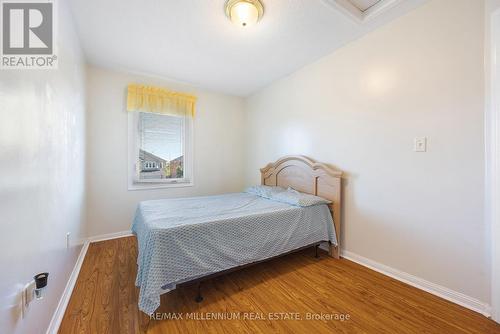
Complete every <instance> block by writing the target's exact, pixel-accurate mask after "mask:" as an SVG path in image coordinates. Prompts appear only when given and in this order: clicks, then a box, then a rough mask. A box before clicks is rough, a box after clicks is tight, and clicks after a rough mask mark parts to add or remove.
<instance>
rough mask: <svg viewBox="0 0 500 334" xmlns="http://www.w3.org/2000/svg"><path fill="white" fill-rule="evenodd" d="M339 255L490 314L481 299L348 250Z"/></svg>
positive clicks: (487, 314) (484, 313)
mask: <svg viewBox="0 0 500 334" xmlns="http://www.w3.org/2000/svg"><path fill="white" fill-rule="evenodd" d="M341 256H342V257H343V258H346V259H347V260H350V261H353V262H356V263H358V264H360V265H362V266H365V267H367V268H370V269H372V270H375V271H377V272H379V273H381V274H384V275H386V276H389V277H392V278H394V279H396V280H398V281H401V282H404V283H406V284H409V285H411V286H413V287H415V288H418V289H420V290H424V291H426V292H429V293H432V294H433V295H436V296H438V297H441V298H443V299H446V300H448V301H450V302H452V303H455V304H458V305H460V306H463V307H465V308H468V309H470V310H473V311H475V312H478V313H481V314H482V315H484V316H486V317H489V316H490V315H491V307H490V305H488V304H487V303H483V302H482V301H480V300H477V299H475V298H473V297H470V296H467V295H465V294H463V293H461V292H457V291H454V290H451V289H449V288H446V287H444V286H441V285H438V284H435V283H432V282H429V281H426V280H424V279H422V278H420V277H416V276H413V275H411V274H408V273H405V272H403V271H400V270H397V269H394V268H391V267H389V266H386V265H384V264H381V263H378V262H376V261H373V260H370V259H367V258H365V257H363V256H361V255H357V254H355V253H352V252H349V251H345V250H343V251H342V255H341Z"/></svg>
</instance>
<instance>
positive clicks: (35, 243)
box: [0, 1, 85, 333]
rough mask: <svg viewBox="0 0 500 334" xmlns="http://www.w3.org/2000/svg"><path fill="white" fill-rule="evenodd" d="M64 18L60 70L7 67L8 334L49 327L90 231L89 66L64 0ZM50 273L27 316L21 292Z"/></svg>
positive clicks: (3, 309) (0, 185) (2, 314)
mask: <svg viewBox="0 0 500 334" xmlns="http://www.w3.org/2000/svg"><path fill="white" fill-rule="evenodd" d="M58 20H59V29H58V34H59V35H58V36H59V38H58V41H57V42H58V45H59V52H58V56H59V69H57V70H0V119H1V121H0V227H1V233H0V245H1V252H0V268H1V270H0V304H1V306H0V331H1V332H2V333H43V332H45V330H46V328H47V326H48V324H49V322H50V320H51V317H52V314H53V312H54V310H55V308H56V306H57V303H58V302H59V298H60V297H61V294H62V291H63V289H64V287H65V285H66V282H67V280H68V278H69V274H70V272H71V270H72V269H73V266H74V264H75V261H76V257H77V256H78V253H79V250H80V248H81V246H80V245H78V242H79V239H81V238H82V236H83V232H84V231H83V228H82V222H83V220H84V219H83V212H84V203H83V201H84V186H85V181H84V177H85V172H84V168H85V163H84V158H85V154H84V152H85V130H84V128H85V76H84V70H85V66H84V61H83V57H82V53H81V50H80V47H79V44H78V38H77V36H76V34H75V32H74V30H73V28H72V25H71V21H72V19H71V14H70V13H69V11H68V10H67V8H66V3H65V2H64V1H61V2H59V13H58ZM67 232H71V234H72V241H71V243H72V247H71V248H70V249H69V250H66V233H67ZM44 271H48V272H49V273H50V276H49V285H48V289H47V291H46V295H45V298H44V299H43V300H42V301H37V302H33V303H32V305H31V308H30V310H29V313H28V314H27V317H26V318H24V319H22V318H21V313H20V312H21V308H20V305H21V303H20V289H21V288H22V287H23V286H24V284H26V283H27V282H29V281H30V280H31V279H32V277H33V275H35V274H37V273H40V272H44Z"/></svg>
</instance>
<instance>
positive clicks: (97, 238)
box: [88, 230, 133, 243]
mask: <svg viewBox="0 0 500 334" xmlns="http://www.w3.org/2000/svg"><path fill="white" fill-rule="evenodd" d="M132 235H133V234H132V231H130V230H128V231H121V232H116V233H108V234H101V235H96V236H93V237H90V238H89V239H88V240H89V241H90V242H91V243H92V242H98V241H104V240H111V239H118V238H124V237H130V236H132Z"/></svg>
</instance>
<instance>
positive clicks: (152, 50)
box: [70, 0, 426, 96]
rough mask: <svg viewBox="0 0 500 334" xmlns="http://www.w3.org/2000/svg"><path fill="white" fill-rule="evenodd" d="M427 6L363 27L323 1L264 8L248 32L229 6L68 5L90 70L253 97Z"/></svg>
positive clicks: (155, 1) (189, 1)
mask: <svg viewBox="0 0 500 334" xmlns="http://www.w3.org/2000/svg"><path fill="white" fill-rule="evenodd" d="M351 1H357V2H360V3H361V2H366V3H369V2H370V1H371V0H365V1H363V0H351ZM424 1H426V0H404V1H402V3H401V4H399V5H398V6H396V7H394V8H391V9H390V10H388V11H387V12H385V13H383V14H382V15H379V16H377V18H376V19H374V20H371V21H370V22H365V23H359V22H356V21H355V20H352V19H351V18H349V16H347V15H345V14H344V13H342V11H339V10H338V8H336V7H335V6H331V5H330V4H328V1H325V0H263V3H264V6H265V14H264V17H263V19H262V21H261V22H259V24H257V25H256V26H254V27H249V28H239V27H237V26H234V25H233V24H231V23H230V21H229V20H228V19H227V18H226V17H225V14H224V10H223V8H224V2H225V0H181V1H179V0H142V1H138V0H106V1H103V0H70V3H71V7H72V11H73V15H74V18H75V21H76V24H77V28H78V31H79V35H80V39H81V41H82V44H83V48H84V51H85V54H86V56H87V60H88V62H89V63H91V64H95V65H99V66H103V67H108V68H115V69H123V70H129V71H136V72H143V73H149V74H154V75H156V76H163V77H167V78H170V79H173V80H178V81H182V82H186V83H189V84H192V85H195V86H197V87H200V88H204V89H208V90H212V91H217V92H222V93H227V94H232V95H239V96H248V95H250V94H252V93H254V92H256V91H257V90H259V89H261V88H262V87H264V86H266V85H268V84H270V83H271V82H272V81H274V80H276V79H278V78H281V77H283V76H286V75H288V74H290V73H292V72H294V71H295V70H297V69H299V68H300V67H302V66H304V65H306V64H308V63H311V62H313V61H314V60H317V59H319V58H320V57H322V56H324V55H326V54H328V53H331V52H332V51H334V50H335V49H337V48H339V47H341V46H342V45H345V44H346V43H348V42H350V41H352V40H354V39H356V38H358V37H360V36H361V35H363V34H364V33H366V32H368V31H370V30H373V29H375V28H376V27H378V26H380V25H381V24H384V23H386V22H388V21H390V20H391V19H393V18H395V17H397V16H400V15H402V14H404V13H406V12H408V11H409V10H411V9H412V8H414V7H416V6H418V5H419V4H421V3H423V2H424ZM358 5H359V4H358ZM365 5H366V4H365Z"/></svg>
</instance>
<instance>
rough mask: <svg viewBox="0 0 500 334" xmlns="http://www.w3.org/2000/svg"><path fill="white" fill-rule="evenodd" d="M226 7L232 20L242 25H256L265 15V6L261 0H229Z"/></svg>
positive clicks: (227, 13)
mask: <svg viewBox="0 0 500 334" xmlns="http://www.w3.org/2000/svg"><path fill="white" fill-rule="evenodd" d="M224 9H225V11H226V15H227V17H228V18H229V19H230V20H231V22H233V23H234V24H236V25H237V26H240V27H248V26H251V25H254V24H255V23H257V22H258V21H259V20H260V19H261V18H262V15H264V6H262V3H261V2H260V1H259V0H227V1H226V5H225V6H224Z"/></svg>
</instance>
